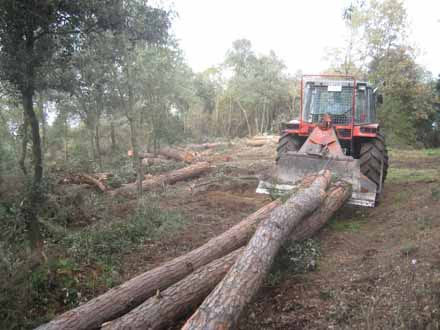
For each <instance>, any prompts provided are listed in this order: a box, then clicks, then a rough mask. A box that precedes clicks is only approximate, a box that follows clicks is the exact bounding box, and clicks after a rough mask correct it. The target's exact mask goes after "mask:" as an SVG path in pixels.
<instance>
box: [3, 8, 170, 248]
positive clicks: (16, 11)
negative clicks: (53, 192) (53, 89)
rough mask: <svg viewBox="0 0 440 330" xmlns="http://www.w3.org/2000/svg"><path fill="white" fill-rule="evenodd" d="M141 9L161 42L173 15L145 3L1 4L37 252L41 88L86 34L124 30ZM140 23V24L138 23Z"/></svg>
mask: <svg viewBox="0 0 440 330" xmlns="http://www.w3.org/2000/svg"><path fill="white" fill-rule="evenodd" d="M133 7H136V8H141V7H143V8H144V9H145V10H144V11H143V12H144V13H146V15H144V16H142V19H143V21H142V23H147V24H144V25H145V26H146V27H147V28H145V29H143V30H139V31H138V36H142V37H143V38H144V39H149V40H154V41H156V40H159V39H161V38H162V34H163V33H164V31H167V30H168V27H169V19H168V13H167V12H165V11H163V10H160V9H157V8H151V7H147V6H146V5H145V3H144V2H143V1H131V2H130V3H126V2H123V1H120V0H119V1H118V0H102V1H97V0H96V1H80V0H78V1H65V0H55V1H49V0H41V1H26V0H5V1H2V2H1V4H0V76H1V79H2V80H5V81H8V82H10V83H11V84H12V85H13V86H14V87H15V88H16V89H17V90H18V91H19V93H20V94H21V98H22V103H23V109H24V112H25V115H26V116H27V119H28V120H29V125H30V128H31V136H32V149H33V162H34V164H33V165H34V173H33V181H32V187H31V189H30V193H29V194H28V198H27V201H26V203H24V205H25V207H24V208H23V211H24V216H25V219H26V223H27V225H28V233H29V239H30V242H31V246H32V247H33V248H39V249H41V248H42V241H41V239H40V234H39V224H38V220H37V208H38V205H39V204H40V203H41V202H42V196H43V194H42V193H41V183H42V179H43V159H42V149H41V137H40V132H39V120H38V118H37V115H36V113H35V110H34V95H35V91H36V90H44V88H46V87H47V86H48V81H47V80H46V78H47V76H48V75H47V72H49V71H51V70H50V69H49V67H52V71H53V69H55V68H56V66H59V67H63V66H65V65H66V64H67V62H66V60H67V59H69V58H70V57H71V55H72V53H73V52H74V51H75V49H76V46H75V45H77V44H78V41H79V40H80V38H81V36H82V35H84V34H86V33H92V32H97V31H100V30H106V29H111V30H119V31H121V30H125V29H128V28H130V27H129V26H128V25H129V24H128V23H129V22H133V21H136V20H135V19H137V18H139V16H136V15H137V13H136V14H135V15H131V16H130V14H132V13H133V12H131V11H130V8H133ZM137 22H138V23H139V22H140V21H139V20H138V21H137Z"/></svg>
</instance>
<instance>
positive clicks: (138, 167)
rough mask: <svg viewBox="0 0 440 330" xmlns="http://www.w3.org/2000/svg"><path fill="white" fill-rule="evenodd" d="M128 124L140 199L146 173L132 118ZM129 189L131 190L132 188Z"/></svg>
mask: <svg viewBox="0 0 440 330" xmlns="http://www.w3.org/2000/svg"><path fill="white" fill-rule="evenodd" d="M128 123H129V126H130V139H131V149H132V150H133V167H134V169H135V170H136V185H135V188H136V189H137V193H138V197H140V196H141V195H142V180H143V179H144V173H143V171H142V158H141V157H140V156H139V145H138V138H137V129H136V124H135V123H134V121H133V119H131V118H129V119H128ZM127 189H128V188H127ZM129 189H130V190H131V188H129Z"/></svg>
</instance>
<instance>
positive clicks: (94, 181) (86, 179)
mask: <svg viewBox="0 0 440 330" xmlns="http://www.w3.org/2000/svg"><path fill="white" fill-rule="evenodd" d="M79 179H80V181H81V182H84V183H87V184H90V185H92V186H95V187H96V188H98V189H99V190H100V191H101V192H106V191H107V187H106V186H105V185H104V184H103V183H102V182H101V181H99V180H97V179H95V178H94V177H92V176H90V175H88V174H80V175H79Z"/></svg>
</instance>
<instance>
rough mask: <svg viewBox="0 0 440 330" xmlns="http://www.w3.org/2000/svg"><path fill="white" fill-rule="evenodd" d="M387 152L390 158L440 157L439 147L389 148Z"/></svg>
mask: <svg viewBox="0 0 440 330" xmlns="http://www.w3.org/2000/svg"><path fill="white" fill-rule="evenodd" d="M388 153H389V155H390V157H391V159H400V160H410V159H420V158H437V157H440V148H435V149H417V150H416V149H414V150H402V149H393V148H390V149H389V150H388Z"/></svg>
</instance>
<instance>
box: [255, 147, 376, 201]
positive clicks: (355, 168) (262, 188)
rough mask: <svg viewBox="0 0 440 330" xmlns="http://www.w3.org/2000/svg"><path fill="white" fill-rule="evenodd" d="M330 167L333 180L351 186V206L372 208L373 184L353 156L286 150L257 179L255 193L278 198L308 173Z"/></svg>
mask: <svg viewBox="0 0 440 330" xmlns="http://www.w3.org/2000/svg"><path fill="white" fill-rule="evenodd" d="M324 169H329V170H330V171H331V172H332V175H333V179H334V180H343V181H346V182H349V183H350V184H351V185H352V189H353V194H352V197H351V199H350V200H349V201H348V203H349V204H352V205H360V206H368V207H374V206H375V202H376V185H375V184H374V183H373V182H371V181H370V180H369V179H368V178H366V177H365V176H364V175H362V174H361V173H360V165H359V160H357V159H354V158H352V157H346V156H345V157H328V158H326V157H320V156H316V155H308V154H304V153H300V152H289V153H286V154H285V155H283V156H282V157H281V158H280V159H279V160H278V163H277V167H276V170H275V172H274V173H272V174H271V175H269V176H268V177H267V178H265V180H262V181H260V183H259V185H258V188H257V193H266V194H271V195H273V196H275V197H278V196H280V195H282V194H284V193H286V192H288V191H290V190H292V189H294V188H295V187H297V186H298V185H299V184H300V183H301V181H302V180H303V179H304V178H305V177H307V176H311V175H316V174H317V173H319V172H320V171H321V170H324Z"/></svg>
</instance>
